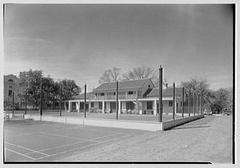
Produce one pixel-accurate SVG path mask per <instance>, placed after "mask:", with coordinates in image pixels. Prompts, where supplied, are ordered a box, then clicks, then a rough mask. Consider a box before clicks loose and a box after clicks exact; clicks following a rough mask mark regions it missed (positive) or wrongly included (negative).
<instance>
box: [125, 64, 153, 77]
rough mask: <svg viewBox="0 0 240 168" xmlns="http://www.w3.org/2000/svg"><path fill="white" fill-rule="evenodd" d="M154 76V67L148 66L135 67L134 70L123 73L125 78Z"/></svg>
mask: <svg viewBox="0 0 240 168" xmlns="http://www.w3.org/2000/svg"><path fill="white" fill-rule="evenodd" d="M153 76H154V69H153V68H150V67H146V66H144V65H143V66H140V67H136V68H133V70H131V71H129V72H127V73H125V74H123V79H124V80H137V79H146V78H152V77H153Z"/></svg>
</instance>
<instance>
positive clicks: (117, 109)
mask: <svg viewBox="0 0 240 168" xmlns="http://www.w3.org/2000/svg"><path fill="white" fill-rule="evenodd" d="M116 119H117V120H118V81H117V88H116Z"/></svg>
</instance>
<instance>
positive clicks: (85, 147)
mask: <svg viewBox="0 0 240 168" xmlns="http://www.w3.org/2000/svg"><path fill="white" fill-rule="evenodd" d="M132 135H135V134H130V135H126V136H123V137H118V138H112V139H110V140H107V141H103V142H99V143H95V144H90V145H86V146H83V147H80V148H74V149H70V150H66V151H63V152H58V153H54V154H52V155H50V156H43V157H41V158H37V159H43V158H46V157H51V156H55V155H59V154H63V153H66V152H71V151H74V150H81V149H85V148H87V147H90V146H93V145H97V144H102V143H106V142H109V141H112V140H114V139H116V140H118V139H123V138H126V137H131V136H132Z"/></svg>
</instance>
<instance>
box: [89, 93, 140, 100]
mask: <svg viewBox="0 0 240 168" xmlns="http://www.w3.org/2000/svg"><path fill="white" fill-rule="evenodd" d="M118 98H119V99H136V98H137V96H136V95H126V94H124V95H118ZM92 99H93V100H114V99H116V95H105V96H94V97H93V98H92Z"/></svg>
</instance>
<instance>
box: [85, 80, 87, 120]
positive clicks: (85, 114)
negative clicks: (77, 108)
mask: <svg viewBox="0 0 240 168" xmlns="http://www.w3.org/2000/svg"><path fill="white" fill-rule="evenodd" d="M86 97H87V85H86V84H85V85H84V118H86V117H87V113H86V104H87V103H86V101H87V100H86V99H87V98H86Z"/></svg>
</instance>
